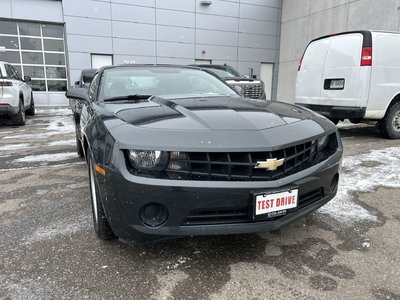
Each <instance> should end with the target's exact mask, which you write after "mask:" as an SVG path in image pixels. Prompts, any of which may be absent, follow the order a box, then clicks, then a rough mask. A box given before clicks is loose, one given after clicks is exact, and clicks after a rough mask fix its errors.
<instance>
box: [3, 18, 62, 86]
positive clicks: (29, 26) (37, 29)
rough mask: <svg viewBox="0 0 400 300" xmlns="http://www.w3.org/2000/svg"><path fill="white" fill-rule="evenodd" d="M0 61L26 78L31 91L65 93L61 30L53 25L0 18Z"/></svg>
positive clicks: (58, 26)
mask: <svg viewBox="0 0 400 300" xmlns="http://www.w3.org/2000/svg"><path fill="white" fill-rule="evenodd" d="M0 47H4V48H5V51H4V52H0V60H3V61H6V62H9V63H10V64H12V65H13V66H14V67H15V68H16V69H17V70H18V71H19V72H20V74H22V76H30V77H31V78H32V81H31V82H29V85H30V86H31V87H32V90H34V91H43V92H46V91H48V92H64V91H66V90H67V86H68V82H67V69H66V60H65V41H64V27H63V25H57V24H45V23H34V22H17V21H9V20H1V19H0Z"/></svg>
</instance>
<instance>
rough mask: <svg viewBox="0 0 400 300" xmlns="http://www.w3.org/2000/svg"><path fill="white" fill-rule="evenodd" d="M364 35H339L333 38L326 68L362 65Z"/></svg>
mask: <svg viewBox="0 0 400 300" xmlns="http://www.w3.org/2000/svg"><path fill="white" fill-rule="evenodd" d="M362 41H363V36H362V35H361V34H346V35H339V36H336V37H334V38H333V39H332V43H331V46H330V48H329V52H328V57H327V59H326V65H325V67H326V68H348V67H355V66H360V61H361V48H362Z"/></svg>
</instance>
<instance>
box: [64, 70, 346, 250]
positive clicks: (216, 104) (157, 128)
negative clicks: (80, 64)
mask: <svg viewBox="0 0 400 300" xmlns="http://www.w3.org/2000/svg"><path fill="white" fill-rule="evenodd" d="M66 95H67V97H68V98H69V99H70V103H71V106H72V109H73V111H74V117H75V122H76V129H77V130H76V134H77V143H78V153H80V154H81V155H82V156H84V157H85V158H86V160H87V163H88V169H89V183H90V192H91V200H92V208H93V220H94V227H95V231H96V233H97V234H98V236H99V237H101V238H103V239H111V238H114V237H118V238H120V239H121V240H123V241H129V242H144V241H150V240H155V239H161V238H167V237H174V236H175V237H176V236H187V235H215V234H241V233H252V232H263V231H272V230H276V229H278V228H280V227H281V226H283V225H285V224H288V223H289V222H291V221H293V220H296V219H298V218H300V217H302V216H305V215H307V214H309V213H310V212H312V211H314V210H316V209H318V208H319V207H321V206H322V205H324V204H325V203H327V202H328V201H329V200H331V199H332V198H333V197H334V196H335V194H336V192H337V187H338V180H339V170H340V165H341V158H342V153H343V149H342V144H341V141H340V137H339V134H338V131H337V129H336V127H335V126H334V125H333V124H332V123H331V122H330V121H328V120H327V119H325V118H324V117H322V116H320V115H318V114H315V113H313V112H311V111H310V110H307V109H304V108H301V107H298V106H293V105H289V104H285V103H280V102H276V101H265V100H250V99H244V98H241V97H240V96H239V95H238V94H237V93H236V92H235V91H234V90H232V89H231V88H230V87H229V86H228V85H226V84H225V83H224V82H223V81H221V80H219V79H218V78H217V77H215V76H213V75H211V74H210V73H208V72H205V71H202V70H200V69H198V68H196V67H183V66H155V65H124V66H110V67H104V68H101V69H100V70H99V71H98V72H97V73H96V75H95V77H94V79H93V81H92V83H91V85H90V87H89V90H88V91H87V90H86V89H80V88H75V89H70V90H68V91H67V93H66Z"/></svg>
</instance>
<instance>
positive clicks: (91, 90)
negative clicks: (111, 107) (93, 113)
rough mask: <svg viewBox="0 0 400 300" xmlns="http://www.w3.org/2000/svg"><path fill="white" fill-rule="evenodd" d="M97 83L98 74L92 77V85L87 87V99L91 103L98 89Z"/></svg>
mask: <svg viewBox="0 0 400 300" xmlns="http://www.w3.org/2000/svg"><path fill="white" fill-rule="evenodd" d="M99 82H100V76H99V74H98V73H97V74H96V75H95V76H94V78H93V80H92V83H91V84H90V86H89V91H88V95H89V98H90V100H92V101H94V100H95V98H96V95H97V90H98V87H99Z"/></svg>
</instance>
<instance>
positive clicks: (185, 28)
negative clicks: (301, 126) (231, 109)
mask: <svg viewBox="0 0 400 300" xmlns="http://www.w3.org/2000/svg"><path fill="white" fill-rule="evenodd" d="M398 5H399V3H398V1H397V0H381V1H373V0H330V1H322V0H283V1H282V0H0V8H1V9H0V60H5V61H8V62H10V63H11V64H13V65H14V66H15V67H16V68H17V69H18V70H19V71H20V72H21V74H22V75H24V76H26V75H28V76H30V77H31V78H32V81H31V83H30V84H31V86H32V88H33V90H34V97H35V101H36V104H37V105H66V104H67V101H66V99H65V96H64V92H65V90H66V89H67V88H68V87H70V86H73V85H74V82H75V81H76V80H78V79H79V75H80V72H81V70H82V69H89V68H98V67H101V66H103V65H110V64H123V63H137V64H155V63H158V64H194V63H213V64H228V65H231V66H233V67H234V68H237V69H238V70H239V72H240V73H242V74H244V75H247V74H251V73H253V74H255V75H257V76H258V77H260V78H261V79H262V80H263V81H264V82H265V87H266V94H267V98H268V99H272V100H275V99H279V100H281V101H286V102H293V96H294V85H295V78H296V71H297V65H298V62H299V60H300V58H301V55H302V53H303V51H304V48H305V47H306V45H307V43H308V42H309V41H310V40H311V39H313V38H315V37H318V36H320V35H325V34H330V33H334V32H339V31H346V30H357V29H374V30H377V29H379V30H390V31H399V29H400V24H399V20H400V18H399V10H400V7H399V6H398Z"/></svg>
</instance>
